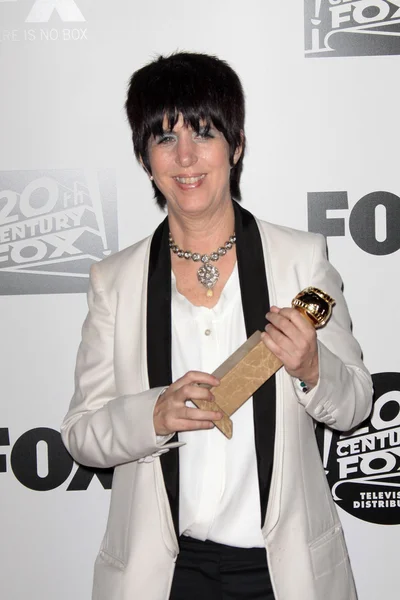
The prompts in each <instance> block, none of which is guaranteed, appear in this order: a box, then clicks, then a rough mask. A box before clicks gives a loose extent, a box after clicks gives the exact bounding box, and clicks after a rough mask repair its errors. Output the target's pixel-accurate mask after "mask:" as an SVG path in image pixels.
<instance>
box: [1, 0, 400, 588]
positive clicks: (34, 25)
mask: <svg viewBox="0 0 400 600" xmlns="http://www.w3.org/2000/svg"><path fill="white" fill-rule="evenodd" d="M345 4H346V6H345ZM342 5H343V6H342ZM396 5H397V8H396ZM385 6H386V8H387V10H386V8H385ZM305 8H306V13H304V11H305ZM329 9H333V11H334V10H336V13H335V12H333V11H332V10H329ZM353 9H354V11H355V10H358V13H355V16H354V14H353V13H354V11H353V13H351V10H353ZM397 9H398V3H394V2H389V1H388V2H385V1H384V0H379V1H378V0H376V1H375V2H367V1H366V0H357V1H355V2H352V3H350V4H349V3H341V2H340V0H330V1H329V2H328V0H324V1H323V2H319V1H318V0H317V1H315V2H314V1H311V0H306V2H303V1H301V0H286V2H282V1H279V0H270V1H269V2H266V1H265V0H250V1H249V2H242V1H239V0H219V1H218V2H216V1H215V0H203V1H202V3H201V4H200V5H199V4H193V3H188V2H185V1H183V0H170V1H169V2H163V1H162V0H153V1H152V2H145V3H139V2H134V1H131V0H120V1H119V2H117V3H115V2H111V1H110V0H108V1H107V0H75V1H73V0H54V1H48V0H36V1H35V0H0V77H1V79H0V81H1V93H0V139H1V144H0V316H1V329H0V331H1V341H2V343H1V345H0V369H1V379H0V381H1V413H0V455H1V456H0V486H1V490H0V498H1V501H0V502H1V511H0V515H1V532H2V544H1V554H0V565H1V567H0V570H1V582H2V583H1V587H2V598H4V599H6V600H22V599H23V598H26V597H29V598H30V599H31V600H53V599H54V598H57V599H58V600H70V599H71V598H74V599H75V600H87V599H88V598H90V589H91V579H92V565H93V562H94V558H95V555H96V553H97V549H98V546H99V543H100V539H101V537H102V534H103V529H104V526H105V519H106V514H107V506H108V501H109V491H107V490H105V489H104V487H103V485H102V483H101V481H100V480H99V479H98V478H97V477H96V476H94V477H93V479H92V480H90V474H89V479H88V474H87V473H86V479H85V473H83V471H82V469H81V470H80V471H79V472H78V473H77V466H76V465H75V466H72V464H71V463H70V462H69V460H68V457H67V456H66V455H65V453H64V451H63V449H62V448H61V446H60V443H59V437H58V434H57V433H56V432H57V430H58V429H59V425H60V422H61V420H62V417H63V415H64V413H65V411H66V409H67V406H68V403H69V399H70V396H71V394H72V391H73V369H74V361H75V355H76V350H77V346H78V343H79V339H80V328H81V324H82V321H83V319H84V316H85V313H86V300H85V295H84V293H83V291H84V290H85V288H86V284H87V272H88V267H89V264H90V263H91V262H92V261H93V260H99V259H100V258H102V257H103V256H106V255H107V254H108V253H109V252H112V251H115V250H116V249H117V248H118V247H119V248H123V247H126V246H128V245H130V244H132V243H134V242H135V241H137V240H138V239H140V238H142V237H144V235H147V234H148V233H150V232H151V231H152V230H153V229H154V227H155V226H156V225H157V224H158V222H159V221H160V220H161V219H162V218H163V215H162V214H161V213H160V211H159V210H158V209H157V208H156V206H155V204H154V201H153V200H152V197H151V189H150V186H149V183H148V180H147V178H146V177H145V176H144V174H143V172H142V170H141V169H140V168H139V167H138V166H137V165H136V164H135V161H134V159H133V154H132V148H131V141H130V132H129V128H128V125H127V122H126V118H125V114H124V110H123V104H124V100H125V92H126V85H127V81H128V79H129V77H130V75H131V73H132V72H133V71H134V70H136V69H137V68H139V67H140V66H142V65H143V64H144V63H146V62H148V61H149V60H150V59H151V58H153V57H155V56H156V55H157V54H159V53H163V54H167V53H170V52H172V51H175V50H192V51H200V52H207V53H212V54H216V55H218V56H219V57H221V58H225V59H226V60H227V61H228V62H229V63H230V64H231V65H232V66H233V67H234V68H235V69H236V70H237V72H238V73H239V75H240V77H241V79H242V82H243V85H244V89H245V91H246V97H247V120H246V129H247V138H248V153H247V156H246V159H245V168H244V174H243V180H242V192H243V199H244V200H243V205H244V206H245V207H246V208H248V209H249V210H251V211H252V212H254V213H255V214H256V215H257V216H259V217H261V218H264V219H267V220H270V221H274V222H277V223H281V224H285V225H288V226H292V227H297V228H300V229H308V228H309V225H310V228H311V229H314V230H321V228H322V227H323V226H324V223H325V219H332V218H334V219H342V221H341V222H340V224H339V229H338V231H339V235H334V236H332V235H329V236H328V238H327V239H328V247H329V253H330V259H331V261H332V263H333V264H334V265H335V266H336V267H337V268H338V270H339V271H340V273H341V275H342V277H343V280H344V286H345V294H346V297H347V300H348V303H349V306H350V311H351V314H352V317H353V324H354V332H355V334H356V337H357V338H358V340H359V341H360V343H361V345H362V348H363V351H364V358H365V362H366V364H367V366H368V368H369V369H370V371H371V372H372V373H374V374H380V373H386V374H387V373H395V374H396V373H397V375H394V376H393V377H392V376H386V375H384V376H383V380H384V382H387V385H388V386H389V387H388V389H389V391H388V395H387V396H386V397H385V398H386V400H387V405H386V408H385V407H384V408H382V412H381V413H380V416H381V419H380V424H381V426H380V429H384V430H385V431H386V429H387V431H389V430H390V431H392V432H393V436H392V438H391V440H390V441H387V443H386V441H385V440H384V438H383V437H382V436H381V438H380V439H382V440H383V441H381V443H380V445H379V446H378V445H376V446H375V450H377V449H379V450H381V453H380V454H379V453H375V454H374V455H373V456H372V455H371V456H370V460H369V463H368V465H369V467H368V469H367V468H363V467H362V466H361V471H358V472H357V473H356V470H357V469H356V467H355V466H354V465H356V464H358V463H359V462H360V461H361V462H360V464H361V465H362V464H366V462H365V461H366V460H367V459H366V458H365V456H364V457H361V458H360V457H359V456H358V454H357V452H355V458H354V457H353V458H354V462H351V463H346V464H347V465H348V466H347V467H346V468H347V470H348V469H352V468H353V469H354V471H353V473H355V475H354V477H361V476H363V475H365V476H367V475H369V476H371V475H374V474H379V475H380V476H382V475H384V476H385V477H384V478H383V479H382V478H381V479H379V478H377V479H376V481H373V482H372V484H366V485H367V487H366V488H359V487H357V485H355V484H356V483H357V482H354V481H353V483H352V485H350V486H349V485H348V486H347V488H346V489H350V490H355V489H357V490H358V489H365V490H368V491H367V492H363V493H364V494H367V493H369V494H371V493H372V492H371V490H377V491H378V492H379V491H382V490H386V491H387V490H389V491H390V490H391V491H392V492H393V493H394V494H395V495H394V496H393V494H392V495H391V496H386V497H385V496H383V498H386V499H385V500H384V501H383V502H384V505H380V506H379V505H378V504H377V503H376V504H375V507H374V509H373V510H372V511H371V510H364V509H360V510H356V509H355V508H354V502H353V504H352V502H350V501H349V503H348V505H347V506H350V505H351V504H352V506H353V509H352V510H343V509H342V508H339V510H340V515H341V518H342V521H343V524H344V527H345V532H346V537H347V541H348V546H349V552H350V556H351V560H352V564H353V568H354V572H355V577H356V582H357V587H358V592H359V598H360V600H376V599H377V598H385V600H394V599H396V598H398V597H399V591H398V577H397V573H396V569H397V563H398V561H397V552H396V551H397V549H398V547H399V542H400V529H399V526H398V524H399V523H400V511H399V508H398V507H397V500H393V498H397V495H396V494H397V489H398V486H399V483H397V480H396V477H395V476H396V472H397V471H398V469H399V464H398V462H399V457H398V453H397V454H396V447H397V448H398V447H399V446H400V437H399V436H398V428H397V429H396V426H397V425H399V424H400V423H399V415H398V413H399V394H400V392H399V391H398V390H399V389H400V386H399V383H398V382H399V378H400V375H399V374H398V373H399V371H400V369H399V353H398V342H397V340H398V335H399V325H400V322H399V311H398V310H396V309H397V304H398V303H397V295H398V293H399V291H400V288H399V285H400V284H399V279H398V273H399V268H398V267H399V252H398V249H399V247H400V198H399V197H398V195H400V184H399V178H398V160H399V153H398V139H399V134H400V131H399V129H400V127H399V120H398V118H397V106H398V105H399V95H400V83H399V78H398V66H399V60H400V58H399V56H398V54H400V44H399V43H398V41H399V40H400V38H399V37H396V35H397V33H396V27H398V25H397V21H396V18H397V17H396V11H397ZM310 11H311V12H310ZM340 11H341V12H340ZM333 14H335V15H336V17H335V18H336V20H337V19H338V18H339V16H340V18H341V19H342V20H343V23H342V22H340V24H339V25H340V27H342V26H343V27H345V26H346V27H347V26H348V27H350V26H351V27H353V30H354V18H356V17H357V18H358V21H362V19H364V21H363V25H362V26H363V27H364V26H365V23H367V24H369V23H370V21H371V22H372V21H373V20H374V19H375V20H376V19H381V20H382V19H386V21H387V22H389V20H390V19H392V22H391V23H389V25H391V28H390V27H389V29H387V31H389V36H391V37H390V43H391V45H390V44H389V45H387V48H388V49H387V50H385V49H383V50H382V48H383V47H378V46H379V44H378V46H377V45H376V44H375V45H374V42H375V39H377V38H378V34H376V32H377V29H374V30H373V31H374V36H375V37H374V36H371V35H363V34H358V37H357V40H356V41H357V44H356V46H357V49H356V50H355V51H354V53H355V54H357V53H358V56H357V55H356V56H349V54H351V52H350V51H349V50H348V46H346V44H345V43H344V42H343V45H342V46H340V44H339V46H340V47H342V50H343V51H342V54H343V55H344V54H347V56H340V51H339V52H336V53H335V52H332V53H331V54H332V56H328V55H329V50H328V51H324V52H323V51H321V52H320V53H319V54H318V52H317V53H314V54H312V55H311V56H306V54H305V50H309V49H310V48H311V45H310V43H309V40H310V39H311V38H310V36H311V35H312V34H311V33H310V32H311V29H312V28H314V29H317V30H318V31H319V32H320V34H319V35H320V37H319V44H320V47H321V48H322V47H324V48H325V46H324V44H323V43H322V40H323V38H322V37H321V36H322V33H321V32H322V28H323V25H324V24H325V25H326V24H327V19H328V18H330V17H332V15H333ZM351 14H352V16H349V15H351ZM304 15H305V16H304ZM310 15H311V16H310ZM357 15H358V16H357ZM360 15H361V16H360ZM347 16H349V19H350V18H352V19H353V21H345V20H344V19H345V18H347ZM311 17H312V18H313V19H314V22H313V24H312V23H311V20H310V19H311ZM332 18H333V17H332ZM324 19H325V20H324ZM332 23H333V21H332V22H331V25H332ZM325 25H324V26H325ZM358 25H360V23H358ZM338 27H339V26H338ZM338 27H337V28H336V29H338ZM318 28H319V29H318ZM353 30H349V31H347V34H350V35H352V32H353ZM365 33H367V34H368V31H367V32H366V30H365V29H364V34H365ZM378 33H379V32H378ZM375 34H376V35H375ZM313 35H314V38H313V39H314V45H313V49H314V50H315V48H316V47H317V45H316V42H315V40H316V37H315V35H316V34H313ZM383 37H384V36H383V35H381V38H380V39H383ZM344 38H346V40H348V39H349V36H348V35H347V37H346V35H345V36H344ZM344 38H343V39H344ZM361 38H362V40H363V41H364V42H365V43H364V46H363V48H364V49H363V50H360V43H359V39H361ZM372 38H373V40H372V41H371V39H372ZM331 39H333V38H331ZM336 39H341V38H339V37H337V38H336ZM387 39H389V38H388V37H387V38H385V39H384V40H383V42H382V43H384V42H385V43H386V41H387ZM346 43H347V42H346ZM346 48H347V50H346ZM370 48H372V49H373V50H369V49H370ZM385 52H387V54H390V55H389V56H385V55H384V53H385ZM361 54H365V56H360V55H361ZM368 54H370V55H368ZM378 54H381V55H378ZM311 192H313V193H317V194H316V195H314V196H309V194H310V193H311ZM322 192H336V193H337V192H346V193H347V205H346V204H342V205H341V204H340V202H343V198H346V195H343V194H342V195H341V196H340V198H341V200H340V199H339V200H338V198H339V196H337V195H334V196H332V198H333V199H331V200H330V203H329V204H328V205H327V212H319V211H318V205H321V202H322V201H323V196H322V195H321V193H322ZM373 192H378V196H375V200H374V198H373V199H372V200H371V202H372V203H373V202H375V204H378V205H379V206H378V208H377V209H376V210H375V209H370V208H368V207H369V202H370V201H369V200H368V199H367V200H365V199H364V197H365V196H367V195H368V194H371V193H373ZM382 192H388V193H391V194H392V195H393V196H390V197H389V196H388V195H385V194H383V195H382ZM379 194H380V195H379ZM376 198H378V201H377V200H376ZM379 198H380V199H381V200H379ZM362 199H363V200H362ZM358 202H360V203H359V204H358V205H357V203H358ZM308 203H309V204H310V221H309V218H308ZM356 205H357V206H358V209H357V210H355V212H354V216H353V217H352V218H353V221H352V222H350V215H351V214H353V210H354V207H355V206H356ZM389 205H390V206H389ZM340 206H342V208H340ZM343 206H344V207H345V208H343ZM346 206H347V208H346ZM385 207H386V208H385ZM371 211H372V212H371ZM367 213H368V214H367ZM363 215H364V217H365V218H364V217H363ZM368 215H369V216H368ZM371 215H372V216H371ZM349 223H350V224H351V227H349ZM331 224H332V222H331V221H330V222H329V223H328V225H329V226H331ZM336 233H337V232H336ZM342 234H343V235H342ZM354 238H356V239H357V240H358V243H357V242H356V241H354ZM360 240H361V245H363V246H364V249H362V248H360ZM385 240H386V245H385ZM377 241H378V242H379V243H380V245H379V244H377ZM377 247H378V252H381V253H380V254H377V253H376V252H377V250H376V248H377ZM393 382H394V383H393ZM396 386H397V387H396ZM385 389H386V388H385ZM385 411H386V412H385ZM378 416H379V415H378ZM376 421H377V420H376ZM385 424H386V425H387V426H386V425H385ZM385 427H386V429H385ZM369 431H371V430H369ZM364 433H366V434H368V430H364ZM396 435H397V437H396ZM397 438H399V440H398V441H397ZM374 439H375V441H376V439H377V438H376V437H375V438H374ZM385 439H386V438H385ZM328 440H329V438H328ZM333 447H334V446H332V448H333ZM325 453H326V457H327V450H325ZM332 456H333V455H331V458H330V460H331V463H329V461H327V462H326V466H327V470H329V471H330V472H331V473H332V469H331V468H330V466H332V464H333V462H332V461H333V460H334V459H335V460H336V458H335V457H334V456H333V458H332ZM339 456H340V455H339ZM353 458H352V459H351V460H353ZM373 459H375V462H373ZM346 460H347V459H346ZM363 461H364V462H363ZM339 462H340V461H339ZM341 464H343V463H341ZM349 472H351V471H349ZM72 481H73V482H74V483H71V482H72ZM377 481H378V483H377ZM103 482H104V479H103ZM364 483H365V482H364ZM385 485H386V487H385ZM70 486H71V487H72V488H74V489H69V490H68V488H69V487H70ZM368 486H370V487H368ZM374 486H375V487H374ZM382 486H383V487H382ZM85 487H87V489H85ZM76 488H78V489H76ZM340 489H341V488H338V489H337V496H338V505H339V507H340V506H341V500H340V499H339V498H340V497H341V493H340ZM342 489H344V488H342ZM351 493H353V492H352V491H351V492H350V495H351ZM357 494H358V495H357ZM357 494H356V495H354V497H353V501H354V499H355V501H359V500H360V498H364V499H365V500H367V499H370V500H371V498H372V499H373V498H374V497H373V496H367V495H364V496H360V494H359V493H358V492H357ZM399 497H400V495H399ZM388 498H390V499H391V500H392V501H393V502H394V504H392V505H391V504H390V500H388ZM343 505H344V504H343V502H342V506H343ZM355 506H356V507H357V505H355ZM350 513H353V514H350ZM383 523H386V524H383Z"/></svg>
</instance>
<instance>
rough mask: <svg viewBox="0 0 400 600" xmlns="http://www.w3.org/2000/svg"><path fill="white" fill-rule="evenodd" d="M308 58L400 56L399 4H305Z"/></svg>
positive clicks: (321, 0)
mask: <svg viewBox="0 0 400 600" xmlns="http://www.w3.org/2000/svg"><path fill="white" fill-rule="evenodd" d="M304 16H305V19H304V27H305V54H306V56H307V57H309V58H310V57H311V58H316V57H325V58H327V57H331V56H375V55H389V54H400V0H305V2H304Z"/></svg>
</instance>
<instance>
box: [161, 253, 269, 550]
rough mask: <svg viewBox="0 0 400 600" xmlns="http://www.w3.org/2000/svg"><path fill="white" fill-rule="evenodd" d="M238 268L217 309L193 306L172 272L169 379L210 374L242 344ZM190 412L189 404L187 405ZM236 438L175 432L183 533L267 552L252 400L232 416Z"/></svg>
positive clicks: (217, 433) (213, 431) (243, 332)
mask: <svg viewBox="0 0 400 600" xmlns="http://www.w3.org/2000/svg"><path fill="white" fill-rule="evenodd" d="M246 338H247V336H246V330H245V324H244V317H243V310H242V303H241V295H240V285H239V275H238V270H237V264H236V265H235V268H234V270H233V272H232V274H231V276H230V278H229V280H228V281H227V283H226V285H225V287H224V289H223V291H222V294H221V297H220V299H219V301H218V304H217V305H216V306H215V307H214V308H211V309H209V308H205V307H202V306H200V307H198V306H194V305H193V304H191V303H190V302H189V301H188V300H187V299H186V298H185V297H184V296H182V295H181V294H180V293H179V292H178V291H177V289H176V282H175V277H174V275H173V274H172V376H173V380H174V381H175V380H176V379H177V378H179V377H182V375H184V374H185V373H186V372H187V371H190V370H198V371H205V372H207V373H212V372H213V371H214V370H215V369H216V368H217V367H218V366H219V365H220V364H221V363H222V362H223V361H224V360H225V359H226V358H228V356H230V354H232V352H234V351H235V350H236V349H237V348H238V347H239V346H240V345H241V344H242V343H243V342H245V341H246ZM192 406H193V405H192ZM232 421H233V437H232V439H231V440H228V439H227V438H226V437H225V436H224V435H223V434H222V433H221V432H220V431H219V429H217V428H216V427H215V428H214V429H211V430H202V431H188V432H182V433H179V440H180V441H183V442H185V444H186V445H185V446H182V447H181V448H180V449H179V460H180V521H179V527H180V533H181V534H184V535H188V536H191V537H194V538H197V539H199V540H212V541H214V542H219V543H222V544H226V545H229V546H238V547H242V548H251V547H264V540H263V537H262V534H261V511H260V497H259V487H258V476H257V460H256V452H255V442H254V424H253V399H252V398H250V399H249V400H248V401H247V402H245V404H244V405H243V406H241V408H240V409H239V410H238V411H237V412H236V413H235V414H234V415H233V416H232Z"/></svg>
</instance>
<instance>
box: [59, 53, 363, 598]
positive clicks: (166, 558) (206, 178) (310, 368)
mask: <svg viewBox="0 0 400 600" xmlns="http://www.w3.org/2000/svg"><path fill="white" fill-rule="evenodd" d="M126 107H127V113H128V118H129V121H130V125H131V128H132V132H133V143H134V149H135V153H136V156H137V158H138V159H139V161H140V162H141V164H142V166H143V168H144V170H145V171H146V172H147V174H148V176H149V178H150V180H151V181H152V184H153V188H154V191H155V196H156V199H157V202H158V204H159V205H160V207H164V206H165V205H166V206H167V209H168V217H167V218H166V219H165V220H164V221H163V222H162V223H161V225H160V226H159V227H158V228H157V230H156V231H155V233H154V234H153V236H151V237H150V238H147V239H145V240H142V241H141V242H138V243H137V244H135V245H134V246H132V247H130V248H127V249H126V250H123V251H122V252H119V253H117V254H115V255H114V256H111V257H109V258H107V259H106V260H104V261H103V262H101V263H99V264H95V265H93V267H92V271H91V285H90V290H89V296H88V299H89V314H88V317H87V319H86V321H85V324H84V327H83V336H82V343H81V346H80V349H79V353H78V359H77V368H76V391H75V395H74V397H73V400H72V403H71V407H70V410H69V412H68V414H67V416H66V417H65V420H64V423H63V427H62V435H63V439H64V442H65V444H66V446H67V448H68V450H69V451H70V453H71V454H72V455H73V456H74V458H75V459H76V460H77V461H78V462H80V463H83V464H86V465H91V466H95V467H115V474H114V480H113V490H112V497H111V507H110V514H109V520H108V525H107V530H106V534H105V537H104V540H103V543H102V546H101V549H100V553H99V555H98V558H97V561H96V567H95V578H94V592H93V598H94V599H95V600H110V599H112V600H128V598H129V599H132V598H134V599H139V598H140V599H143V600H168V598H170V599H171V600H182V599H187V598H191V599H193V600H196V599H200V598H201V599H203V598H205V597H207V598H209V599H210V600H211V599H214V598H215V599H216V598H218V599H221V600H222V599H224V600H227V599H233V598H234V599H239V598H246V599H254V600H262V599H263V600H270V599H273V598H275V599H276V600H330V599H332V600H350V599H355V598H356V592H355V588H354V584H353V580H352V575H351V569H350V565H349V560H348V556H347V551H346V547H345V543H344V539H343V534H342V530H341V526H340V523H339V520H338V516H337V513H336V510H335V507H334V504H333V501H332V498H331V495H330V492H329V488H328V486H327V482H326V479H325V474H324V471H323V468H322V465H321V460H320V457H319V454H318V449H317V445H316V441H315V435H314V422H315V421H318V422H322V423H325V424H327V425H329V426H331V427H333V428H336V429H339V430H349V429H350V428H352V427H354V426H356V425H357V424H358V423H360V422H361V421H362V420H363V419H365V418H366V417H367V415H368V413H369V410H370V406H371V380H370V377H369V375H368V373H367V371H366V369H365V367H364V366H363V364H362V362H361V358H360V349H359V346H358V344H357V342H356V341H355V340H354V338H353V337H352V335H351V332H350V321H349V316H348V312H347V308H346V305H345V302H344V299H343V297H342V294H341V282H340V279H339V277H338V275H337V273H336V272H335V270H334V269H333V268H332V267H331V266H330V265H329V263H328V262H327V260H326V254H325V244H324V240H323V238H322V236H319V235H315V234H309V233H304V232H300V231H295V230H291V229H287V228H283V227H278V226H275V225H271V224H268V223H264V222H261V221H257V220H256V219H255V218H254V217H253V216H252V215H251V214H250V213H248V212H247V211H245V210H244V209H242V208H241V207H240V206H239V204H238V203H237V202H235V201H234V200H233V199H235V200H240V188H239V183H240V174H241V170H242V163H243V156H244V152H245V135H244V98H243V91H242V88H241V84H240V81H239V79H238V77H237V75H236V73H235V72H234V71H233V70H232V69H231V68H230V67H229V66H228V65H227V64H226V63H225V62H223V61H221V60H219V59H217V58H214V57H211V56H206V55H201V54H190V53H178V54H175V55H172V56H170V57H167V58H163V57H160V58H159V59H157V60H156V61H154V62H152V63H150V64H149V65H147V66H145V67H144V68H142V69H140V70H139V71H137V72H136V73H134V75H133V77H132V79H131V82H130V87H129V92H128V98H127V103H126ZM216 268H217V270H215V269H216ZM309 285H313V286H316V287H319V288H321V289H323V290H324V291H325V292H327V293H328V294H330V295H332V296H333V297H334V298H335V300H336V306H335V308H334V312H333V317H332V318H331V320H330V322H329V324H328V325H327V326H326V327H325V328H324V329H321V330H320V331H319V332H318V336H317V335H316V332H315V330H314V328H313V327H312V326H311V325H310V324H309V323H308V321H306V320H305V319H304V318H303V317H302V316H301V315H300V314H299V313H298V312H296V311H295V310H293V309H292V308H288V307H289V306H290V301H291V299H292V298H293V297H294V296H295V295H296V294H297V293H298V292H299V291H300V290H301V289H303V288H305V287H307V286H309ZM265 317H266V318H267V321H266V320H265ZM264 328H265V332H264V333H263V341H264V343H265V345H266V346H267V347H268V348H269V349H270V350H272V351H273V352H274V353H275V354H276V355H277V356H278V357H279V358H280V359H281V360H282V362H283V364H284V369H281V370H280V371H279V372H278V374H277V375H276V377H274V378H271V379H270V380H269V381H268V382H267V383H266V384H264V385H263V386H262V387H261V388H260V389H259V390H258V391H257V392H256V393H255V394H254V396H253V398H251V399H249V400H248V401H247V402H246V403H245V404H244V405H243V406H242V407H241V408H240V409H239V410H238V411H237V412H236V413H235V415H233V421H234V435H233V438H232V439H231V440H227V439H226V438H225V437H224V436H223V435H222V434H221V432H220V431H219V430H218V429H217V428H215V427H214V424H213V421H216V420H218V419H219V418H221V414H219V413H216V412H213V411H210V410H208V411H204V410H200V409H198V408H195V406H194V405H193V404H192V403H190V402H189V401H188V399H189V398H192V399H202V400H212V399H213V396H212V393H211V392H210V390H209V387H210V386H211V387H212V386H216V385H218V383H219V382H218V380H216V379H215V378H214V377H213V376H212V375H211V374H210V373H212V372H213V371H214V370H215V369H216V367H218V366H219V364H220V363H221V362H222V361H223V360H225V359H226V358H227V357H228V356H229V355H230V354H231V353H232V352H233V351H234V350H235V349H236V348H237V347H238V346H239V345H240V344H241V343H243V342H244V341H245V339H246V338H247V337H248V336H249V335H251V334H252V333H253V332H254V331H255V330H256V329H261V330H263V329H264ZM196 384H207V385H206V386H201V385H196ZM178 448H179V450H178Z"/></svg>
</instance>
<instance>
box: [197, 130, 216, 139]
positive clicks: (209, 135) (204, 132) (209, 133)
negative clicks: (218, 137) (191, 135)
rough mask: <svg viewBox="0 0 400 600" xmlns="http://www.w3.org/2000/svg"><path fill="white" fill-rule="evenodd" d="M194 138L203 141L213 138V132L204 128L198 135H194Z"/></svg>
mask: <svg viewBox="0 0 400 600" xmlns="http://www.w3.org/2000/svg"><path fill="white" fill-rule="evenodd" d="M196 137H198V138H200V139H202V140H205V139H209V138H213V137H214V135H213V132H212V130H211V129H207V128H204V129H200V131H199V133H197V134H196Z"/></svg>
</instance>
